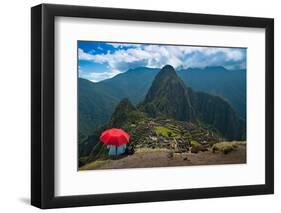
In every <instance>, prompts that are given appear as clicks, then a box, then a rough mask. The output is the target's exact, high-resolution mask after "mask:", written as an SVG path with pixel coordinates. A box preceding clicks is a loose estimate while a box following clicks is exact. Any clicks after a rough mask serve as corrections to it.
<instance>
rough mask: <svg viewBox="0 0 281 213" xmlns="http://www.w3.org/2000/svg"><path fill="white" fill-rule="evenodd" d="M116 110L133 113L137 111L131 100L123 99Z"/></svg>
mask: <svg viewBox="0 0 281 213" xmlns="http://www.w3.org/2000/svg"><path fill="white" fill-rule="evenodd" d="M116 109H122V110H124V109H125V110H126V111H133V110H135V109H136V108H135V106H134V105H133V104H132V103H131V101H130V100H129V98H123V99H122V100H121V101H120V102H119V104H118V106H117V107H116Z"/></svg>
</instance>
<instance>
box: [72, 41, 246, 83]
mask: <svg viewBox="0 0 281 213" xmlns="http://www.w3.org/2000/svg"><path fill="white" fill-rule="evenodd" d="M108 44H109V45H112V46H114V47H115V48H118V49H117V50H116V51H114V52H107V53H104V54H90V53H86V52H84V51H83V50H82V49H79V50H78V51H79V60H87V61H93V62H95V63H100V64H107V65H108V69H109V70H110V71H109V72H108V73H107V72H106V73H92V74H91V75H92V77H93V78H92V79H94V77H95V78H97V79H101V78H103V77H106V76H114V74H116V73H120V72H124V71H127V70H128V69H130V68H135V67H140V66H147V67H152V68H155V67H156V68H159V67H162V66H164V65H166V64H170V65H172V66H174V67H175V68H176V69H177V68H188V67H201V68H203V67H206V66H225V67H226V68H230V69H232V68H237V67H240V68H245V66H246V63H245V61H246V60H245V57H246V56H245V50H242V49H238V48H216V47H193V46H172V45H166V46H164V45H141V44H122V43H108ZM125 46H126V48H122V47H125Z"/></svg>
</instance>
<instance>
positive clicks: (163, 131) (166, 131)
mask: <svg viewBox="0 0 281 213" xmlns="http://www.w3.org/2000/svg"><path fill="white" fill-rule="evenodd" d="M155 131H156V133H157V134H158V135H162V136H165V137H173V138H174V137H178V136H179V133H178V132H176V131H175V130H171V129H170V128H168V127H166V126H156V127H155Z"/></svg>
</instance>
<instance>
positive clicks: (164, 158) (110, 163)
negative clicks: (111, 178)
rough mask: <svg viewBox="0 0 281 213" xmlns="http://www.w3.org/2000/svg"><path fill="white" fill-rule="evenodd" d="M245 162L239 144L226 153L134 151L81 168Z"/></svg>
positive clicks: (244, 153)
mask: <svg viewBox="0 0 281 213" xmlns="http://www.w3.org/2000/svg"><path fill="white" fill-rule="evenodd" d="M243 163H246V148H245V146H239V148H238V149H237V150H234V151H232V152H230V153H228V154H223V153H222V152H217V153H212V152H211V151H206V152H199V153H197V154H193V153H183V154H174V156H173V157H172V158H170V157H169V154H168V152H166V151H160V152H144V153H135V154H133V155H130V156H126V157H124V158H122V159H118V160H107V161H105V162H103V163H99V164H97V163H95V162H94V163H89V164H87V165H85V166H84V167H82V168H81V170H90V169H121V168H148V167H167V166H191V165H212V164H213V165H214V164H243Z"/></svg>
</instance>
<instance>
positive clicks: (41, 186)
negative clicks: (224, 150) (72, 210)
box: [31, 4, 274, 209]
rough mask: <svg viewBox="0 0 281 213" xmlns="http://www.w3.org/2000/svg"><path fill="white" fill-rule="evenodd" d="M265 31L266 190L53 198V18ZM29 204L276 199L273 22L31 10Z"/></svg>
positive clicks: (249, 188)
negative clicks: (229, 198)
mask: <svg viewBox="0 0 281 213" xmlns="http://www.w3.org/2000/svg"><path fill="white" fill-rule="evenodd" d="M59 16H63V17H81V18H101V19H112V20H114V19H115V20H134V21H146V22H166V23H182V24H200V25H217V26H237V27H250V28H263V29H265V32H266V33H265V34H266V41H265V44H266V48H265V61H266V63H265V76H266V78H265V84H266V97H265V98H266V112H265V114H266V128H265V131H266V135H265V143H266V144H265V184H261V185H246V186H225V187H214V188H198V189H177V190H164V191H145V192H130V193H112V194H93V195H78V196H76V195H73V196H60V197H56V196H55V195H54V190H55V181H54V179H55V170H54V166H55V165H54V163H55V161H54V157H55V156H54V149H55V146H54V143H55V142H54V131H55V125H54V122H55V114H54V113H55V108H54V105H55V100H54V95H55V85H54V78H55V75H54V60H55V58H54V55H55V54H54V50H55V47H54V21H55V17H59ZM31 112H32V113H31V114H32V115H31V131H32V132H31V204H32V205H34V206H36V207H39V208H42V209H47V208H60V207H77V206H91V205H106V204H121V203H139V202H154V201H169V200H183V199H197V198H217V197H228V196H246V195H260V194H272V193H274V20H273V19H270V18H256V17H241V16H225V15H208V14H194V13H178V12H164V11H147V10H131V9H113V8H102V7H86V6H67V5H53V4H41V5H38V6H35V7H32V9H31Z"/></svg>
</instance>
